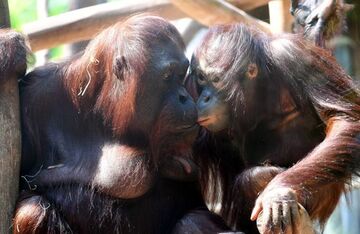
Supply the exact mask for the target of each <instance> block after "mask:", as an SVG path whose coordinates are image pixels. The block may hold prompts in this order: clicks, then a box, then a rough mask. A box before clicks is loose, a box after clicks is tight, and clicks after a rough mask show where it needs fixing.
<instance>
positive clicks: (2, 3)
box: [0, 0, 10, 28]
mask: <svg viewBox="0 0 360 234" xmlns="http://www.w3.org/2000/svg"><path fill="white" fill-rule="evenodd" d="M4 26H5V27H7V28H9V27H10V17H9V6H8V3H7V0H0V27H4Z"/></svg>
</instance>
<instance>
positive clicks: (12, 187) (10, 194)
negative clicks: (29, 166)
mask: <svg viewBox="0 0 360 234" xmlns="http://www.w3.org/2000/svg"><path fill="white" fill-rule="evenodd" d="M4 27H10V19H9V10H8V4H7V0H0V28H4ZM1 39H2V38H1V37H0V40H1ZM0 59H4V58H3V57H1V58H0ZM0 72H1V71H0ZM20 148H21V143H20V114H19V92H18V83H17V75H16V73H15V71H14V72H13V73H12V74H10V75H9V76H8V77H6V78H5V79H1V75H0V233H10V232H11V219H12V216H13V212H14V207H15V201H16V199H17V196H18V186H19V168H20V153H21V149H20Z"/></svg>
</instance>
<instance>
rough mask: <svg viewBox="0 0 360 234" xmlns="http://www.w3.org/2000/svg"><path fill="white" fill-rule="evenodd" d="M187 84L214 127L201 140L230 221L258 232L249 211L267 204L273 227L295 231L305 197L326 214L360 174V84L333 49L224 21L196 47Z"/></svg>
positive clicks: (315, 214) (316, 213)
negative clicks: (359, 86)
mask: <svg viewBox="0 0 360 234" xmlns="http://www.w3.org/2000/svg"><path fill="white" fill-rule="evenodd" d="M187 85H188V86H189V90H190V91H191V93H192V94H193V95H195V96H196V95H198V97H196V98H197V107H198V116H199V120H198V121H199V123H200V124H201V125H202V126H204V127H205V128H207V129H208V130H210V131H211V132H213V134H205V135H202V136H201V137H200V139H199V142H198V144H197V149H196V150H197V153H196V154H197V155H198V157H199V159H198V160H200V161H201V160H203V162H202V163H203V164H206V165H210V166H202V167H201V168H202V169H203V170H204V171H203V173H202V175H203V176H204V177H205V178H203V179H204V180H206V179H207V178H208V177H207V176H209V174H210V175H212V176H210V178H219V179H220V181H222V187H221V190H222V191H223V197H222V215H223V217H224V218H225V219H226V220H227V221H228V222H229V223H230V224H231V225H233V226H235V227H236V228H239V229H240V230H242V231H245V232H249V233H256V232H257V230H256V225H255V222H251V221H250V217H251V219H252V220H256V219H257V217H258V214H259V213H260V212H261V211H263V213H262V214H263V218H264V220H265V223H266V228H267V232H274V233H279V232H282V231H286V233H288V232H289V233H291V232H292V230H295V229H296V228H297V227H296V226H295V227H294V225H293V224H296V223H297V217H299V216H298V205H297V203H299V204H301V205H302V206H303V207H305V209H306V210H307V212H308V214H309V215H310V217H311V219H312V220H318V221H319V222H320V223H324V222H325V221H326V219H327V218H328V217H329V215H330V214H331V213H332V211H333V209H334V207H335V206H336V204H337V202H338V199H339V196H340V195H341V193H342V192H343V191H344V188H345V184H346V183H347V182H349V181H350V180H351V176H352V174H353V173H357V172H358V168H359V132H360V120H359V119H360V95H359V90H358V89H357V88H356V87H355V86H354V84H353V82H352V80H351V78H350V77H349V76H347V75H346V74H345V72H344V71H343V70H342V69H341V68H340V67H339V65H338V64H337V63H336V61H335V59H334V58H333V57H332V56H331V55H330V54H329V53H328V52H326V51H325V50H323V49H321V48H317V47H315V46H313V45H311V44H310V43H309V42H306V41H304V40H303V39H301V38H299V37H298V36H295V35H281V36H277V37H275V36H269V35H265V34H263V33H261V32H259V31H257V30H255V29H250V28H248V27H246V26H243V25H240V24H235V25H224V26H218V27H214V28H212V29H210V30H209V32H208V33H207V35H206V36H205V39H204V41H203V43H202V44H201V45H200V47H199V48H197V50H196V51H195V53H194V56H193V58H192V60H191V65H190V72H189V78H188V80H187ZM194 88H196V90H195V89H194ZM229 146H231V147H230V148H229ZM226 147H227V148H226ZM235 161H237V162H235ZM214 162H215V163H214ZM209 163H210V164H209ZM211 163H214V164H211ZM216 163H219V164H220V165H217V164H216ZM211 165H212V166H211ZM261 165H262V166H263V167H261ZM212 173H215V174H212ZM214 181H218V180H214ZM269 181H270V182H269ZM268 182H269V183H268ZM204 184H205V183H204ZM205 191H207V192H208V193H210V194H208V195H207V196H208V197H210V199H212V201H214V200H216V199H217V198H218V197H217V196H216V194H215V195H214V192H216V188H215V189H214V188H211V189H206V188H205ZM259 194H260V195H259ZM258 195H259V196H258Z"/></svg>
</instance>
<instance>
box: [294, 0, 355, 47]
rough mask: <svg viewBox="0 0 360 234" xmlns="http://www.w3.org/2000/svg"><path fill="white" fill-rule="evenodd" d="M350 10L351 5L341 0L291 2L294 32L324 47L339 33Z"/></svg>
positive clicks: (296, 0) (295, 0)
mask: <svg viewBox="0 0 360 234" xmlns="http://www.w3.org/2000/svg"><path fill="white" fill-rule="evenodd" d="M351 8H352V5H350V4H347V3H345V2H344V1H343V0H291V9H290V12H291V14H292V15H293V16H294V18H295V22H294V28H293V29H294V32H295V33H302V34H303V36H304V37H305V38H306V39H308V40H310V41H313V42H314V43H315V45H317V46H321V47H325V42H326V41H328V40H330V39H332V38H333V37H334V36H336V35H337V34H340V33H341V31H342V30H343V28H344V27H345V16H346V12H347V11H349V10H350V9H351Z"/></svg>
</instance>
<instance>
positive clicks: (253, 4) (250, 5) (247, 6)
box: [227, 0, 290, 11]
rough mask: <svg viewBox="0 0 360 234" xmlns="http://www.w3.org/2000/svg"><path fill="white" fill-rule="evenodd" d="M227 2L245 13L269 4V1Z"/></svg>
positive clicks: (238, 0) (244, 0)
mask: <svg viewBox="0 0 360 234" xmlns="http://www.w3.org/2000/svg"><path fill="white" fill-rule="evenodd" d="M227 1H228V2H229V3H231V4H233V5H234V6H236V7H238V8H240V9H241V10H244V11H250V10H254V9H255V8H258V7H261V6H264V5H266V4H268V2H269V0H227ZM289 1H290V0H289Z"/></svg>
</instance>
